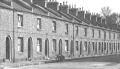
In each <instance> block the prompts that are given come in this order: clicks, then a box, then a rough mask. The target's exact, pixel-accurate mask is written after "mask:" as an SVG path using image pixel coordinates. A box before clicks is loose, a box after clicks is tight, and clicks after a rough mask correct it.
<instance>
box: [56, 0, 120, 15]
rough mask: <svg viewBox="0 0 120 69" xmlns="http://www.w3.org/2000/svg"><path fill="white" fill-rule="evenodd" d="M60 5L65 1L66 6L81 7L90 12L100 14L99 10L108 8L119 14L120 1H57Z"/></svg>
mask: <svg viewBox="0 0 120 69" xmlns="http://www.w3.org/2000/svg"><path fill="white" fill-rule="evenodd" d="M57 1H58V2H60V3H62V2H63V1H65V2H66V1H67V2H68V5H69V4H71V5H75V4H76V7H78V8H79V7H83V8H84V9H85V10H89V11H90V12H96V13H101V8H102V7H104V6H109V7H110V8H111V10H112V12H116V13H120V0H57Z"/></svg>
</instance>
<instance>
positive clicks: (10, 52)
mask: <svg viewBox="0 0 120 69" xmlns="http://www.w3.org/2000/svg"><path fill="white" fill-rule="evenodd" d="M7 40H8V41H9V43H7ZM7 44H8V45H7ZM8 46H9V51H7V50H8V49H7V48H8ZM7 53H8V54H9V58H7ZM5 59H6V60H9V61H12V40H11V37H10V36H7V37H6V58H5Z"/></svg>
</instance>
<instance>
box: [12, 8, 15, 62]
mask: <svg viewBox="0 0 120 69" xmlns="http://www.w3.org/2000/svg"><path fill="white" fill-rule="evenodd" d="M14 12H15V9H14V8H13V55H12V62H13V63H14V62H15V28H14V27H15V26H14V24H15V23H14V18H15V17H14Z"/></svg>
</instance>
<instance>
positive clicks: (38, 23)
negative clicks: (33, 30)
mask: <svg viewBox="0 0 120 69" xmlns="http://www.w3.org/2000/svg"><path fill="white" fill-rule="evenodd" d="M41 28H42V26H41V18H37V29H41Z"/></svg>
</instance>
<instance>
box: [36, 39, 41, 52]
mask: <svg viewBox="0 0 120 69" xmlns="http://www.w3.org/2000/svg"><path fill="white" fill-rule="evenodd" d="M37 52H42V39H41V38H37Z"/></svg>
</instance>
